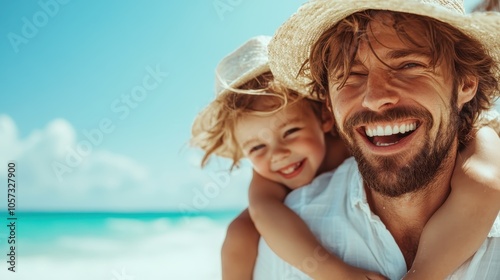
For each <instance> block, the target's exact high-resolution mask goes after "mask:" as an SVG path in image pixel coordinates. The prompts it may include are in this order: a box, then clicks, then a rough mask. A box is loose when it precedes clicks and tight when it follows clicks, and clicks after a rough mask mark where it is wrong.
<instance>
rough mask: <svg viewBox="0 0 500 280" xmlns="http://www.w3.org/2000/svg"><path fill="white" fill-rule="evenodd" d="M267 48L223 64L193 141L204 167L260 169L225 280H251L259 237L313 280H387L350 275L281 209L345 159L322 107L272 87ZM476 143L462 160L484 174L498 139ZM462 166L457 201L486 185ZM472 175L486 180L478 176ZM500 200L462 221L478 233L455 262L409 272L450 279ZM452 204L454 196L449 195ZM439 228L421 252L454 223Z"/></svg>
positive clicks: (230, 244)
mask: <svg viewBox="0 0 500 280" xmlns="http://www.w3.org/2000/svg"><path fill="white" fill-rule="evenodd" d="M268 41H269V38H268V37H256V38H252V39H251V40H249V41H248V42H247V43H246V44H244V45H243V46H241V47H240V48H239V49H237V50H236V51H235V52H233V53H232V54H230V55H228V56H227V57H226V58H224V59H223V60H222V61H221V63H220V64H219V65H218V67H217V70H216V73H217V75H218V79H217V81H216V92H217V95H218V96H217V98H216V100H214V101H213V102H212V103H211V104H210V105H209V106H208V107H207V108H206V109H205V110H204V111H203V112H202V113H201V114H200V115H199V116H198V118H197V119H196V121H195V124H194V125H193V143H194V144H195V145H197V146H199V147H201V148H202V149H204V150H205V156H204V158H203V161H202V165H204V164H205V163H206V161H207V159H208V157H209V156H210V155H211V154H217V155H220V156H224V157H229V158H231V159H232V160H233V167H234V166H235V165H236V164H237V163H238V161H239V160H240V159H241V158H243V157H247V158H248V159H249V160H250V161H251V162H252V165H253V169H254V178H253V180H252V183H251V185H250V189H249V202H250V203H249V210H250V211H248V210H245V211H244V212H243V213H242V214H241V215H240V216H239V217H238V218H236V219H235V220H234V221H233V222H232V223H231V225H230V226H229V228H228V232H227V236H226V240H225V242H224V245H223V249H222V270H223V271H222V273H223V279H252V272H253V266H254V263H255V258H256V255H257V243H258V239H259V233H260V234H261V235H262V237H263V238H264V239H265V240H266V242H267V243H268V245H269V246H270V248H271V249H273V251H275V252H276V253H277V254H278V255H279V256H280V257H281V258H282V259H284V260H285V261H287V262H288V263H290V264H291V265H293V266H295V267H297V268H299V269H302V270H303V271H304V272H305V273H306V274H308V275H309V276H310V277H312V278H314V279H326V278H332V277H334V278H336V279H337V278H338V279H347V278H348V279H367V278H368V279H385V278H384V277H383V276H381V275H380V274H378V273H374V272H370V271H366V270H362V269H359V268H355V267H352V266H350V265H348V264H346V263H344V262H343V261H341V260H340V259H339V258H338V257H336V256H334V255H332V254H330V253H328V252H327V251H326V249H324V248H323V247H322V246H321V244H320V243H319V242H318V241H317V240H316V238H315V237H314V235H313V234H312V233H311V231H310V230H309V229H308V228H307V226H306V224H305V223H304V222H303V221H302V220H301V219H300V218H299V217H298V216H297V215H296V214H295V213H294V212H293V211H291V210H290V209H289V208H287V207H286V206H285V205H284V204H283V200H284V198H285V196H286V195H287V193H288V192H289V190H290V189H296V188H299V187H302V186H305V185H307V184H309V183H310V182H311V181H312V180H313V179H314V177H316V176H317V175H319V174H321V173H323V172H325V171H330V170H333V169H334V168H336V167H337V166H338V165H339V164H340V163H342V161H343V160H344V159H346V158H347V157H348V156H349V153H348V152H347V150H346V148H345V146H344V145H343V143H342V141H341V140H340V139H339V138H338V137H337V136H335V135H333V134H332V133H330V131H331V130H332V127H333V119H332V117H331V115H330V113H329V112H327V111H326V110H325V109H324V106H323V104H322V103H320V102H318V101H313V100H309V99H306V98H304V95H302V94H299V93H297V92H294V91H292V90H289V89H286V88H284V87H282V86H280V84H279V83H278V82H277V81H274V80H273V77H272V74H271V73H270V72H269V68H268V66H267V43H268ZM485 134H486V135H485ZM479 136H483V138H481V137H479V138H480V139H478V141H477V143H478V145H476V146H474V145H473V144H474V143H475V142H474V143H471V145H470V147H469V148H468V150H466V151H467V152H468V153H469V154H467V155H465V156H466V158H475V159H476V161H475V162H474V166H478V164H477V163H486V164H488V165H491V162H494V159H492V157H488V153H489V152H490V151H489V150H490V149H487V150H488V151H485V150H479V151H478V152H477V151H475V150H474V149H478V147H482V146H481V145H484V144H485V143H488V146H486V147H491V146H490V145H492V143H493V144H496V145H498V142H499V141H500V140H498V137H496V136H495V137H494V140H493V139H492V136H491V135H488V133H482V134H481V133H480V134H479ZM481 139H483V140H481ZM484 139H486V140H484ZM488 141H489V142H488ZM495 141H496V142H495ZM497 165H498V164H497ZM474 166H473V167H474ZM458 167H459V165H457V168H456V172H455V174H454V179H455V178H460V179H455V180H454V182H453V183H454V185H456V186H454V192H453V194H456V193H458V194H460V193H466V192H471V193H479V192H480V188H479V187H482V186H483V185H482V184H481V181H479V180H480V178H478V177H474V176H472V177H469V174H470V173H469V174H466V173H464V172H463V171H464V170H463V169H462V168H458ZM469 167H471V166H469ZM493 167H496V168H495V169H494V170H496V172H497V173H498V172H499V171H498V170H499V169H500V168H499V167H498V166H493ZM470 170H472V171H474V170H476V169H475V168H470ZM470 170H469V171H470ZM476 171H477V170H476ZM476 174H479V175H480V176H481V174H480V173H476ZM464 178H466V179H467V180H468V181H465V182H467V186H463V185H465V184H464V183H463V182H464ZM269 180H270V181H269ZM272 181H274V182H276V183H273V182H272ZM478 181H479V182H478ZM278 183H279V184H278ZM473 184H474V185H479V186H478V188H477V189H476V188H472V187H470V186H471V185H473ZM285 186H286V187H285ZM457 186H460V187H457ZM460 189H463V190H460ZM498 189H500V186H498ZM455 190H456V191H455ZM459 190H460V191H459ZM481 192H482V190H481ZM496 193H500V191H497V192H496ZM499 196H500V195H496V196H491V197H492V198H494V199H495V200H492V201H491V203H490V202H488V203H487V205H485V206H488V207H484V211H483V213H485V215H486V213H487V214H489V215H488V216H486V217H487V218H485V219H484V220H482V221H480V222H474V223H473V221H469V220H470V219H468V220H466V222H460V223H458V222H457V223H458V224H460V225H461V226H464V227H465V226H466V224H467V225H470V224H474V226H475V228H476V229H481V230H480V231H478V232H477V233H474V234H471V236H467V238H465V237H460V238H458V239H457V240H454V241H453V242H455V243H453V244H454V245H457V244H460V246H461V248H456V249H453V255H452V256H451V257H449V258H451V260H450V259H449V258H448V259H441V258H437V257H434V255H433V254H435V253H437V252H436V250H437V249H436V250H434V249H433V247H432V246H425V248H426V250H422V251H423V252H420V251H419V252H418V253H417V258H416V260H415V266H416V267H415V266H414V267H413V268H412V269H413V270H418V271H419V272H420V271H426V272H428V273H430V272H432V273H434V272H436V273H446V274H449V273H451V272H452V271H453V270H454V269H455V268H456V267H457V266H458V265H459V264H460V263H462V262H463V261H465V260H466V259H467V258H468V257H470V256H471V255H472V254H473V253H474V251H475V250H476V249H477V248H478V247H479V244H480V242H479V241H481V240H483V239H484V237H485V236H486V234H487V230H488V229H489V227H491V224H492V218H493V219H494V217H496V215H497V214H498V210H499V209H498V205H500V203H499V201H500V199H498V197H499ZM452 197H454V196H453V195H450V198H452ZM477 200H479V196H477ZM477 200H474V201H473V202H471V203H469V202H467V205H472V206H474V205H473V204H472V203H474V202H478V201H477ZM458 202H460V203H464V202H461V200H460V201H459V198H455V202H454V201H453V200H452V199H450V200H448V201H447V202H446V203H445V205H450V207H448V208H449V209H448V208H447V209H446V210H444V209H443V210H440V211H438V212H437V213H440V212H443V211H458V210H457V207H461V206H463V204H461V205H457V203H458ZM478 203H479V202H478ZM472 206H471V207H472ZM490 206H491V207H490ZM495 209H496V210H495ZM495 211H496V212H495ZM249 212H250V214H251V215H250V214H249ZM493 214H495V215H493ZM250 216H251V218H250ZM445 216H452V215H445ZM252 220H253V223H252ZM443 220H444V218H440V217H439V216H438V215H437V214H436V215H435V217H433V218H432V219H431V221H430V222H429V226H428V227H426V229H425V230H424V234H423V235H422V239H421V244H426V245H429V244H431V245H435V244H436V242H439V240H436V238H434V236H436V234H437V236H439V234H444V232H446V231H449V230H450V228H453V229H455V226H456V225H455V224H454V225H453V226H449V227H446V226H442V225H441V222H442V221H443ZM431 223H432V226H431ZM254 224H255V226H254ZM256 228H257V229H258V232H257V229H256ZM426 233H429V234H426ZM470 238H472V239H470ZM469 240H472V241H469ZM465 245H467V246H465ZM455 247H458V246H455ZM455 247H446V248H455ZM462 248H465V249H462ZM449 251H450V250H448V252H449ZM455 251H456V252H458V251H460V252H459V253H460V254H458V253H457V254H455V253H456V252H455ZM313 255H316V256H317V255H321V256H327V257H325V258H321V260H318V266H317V269H316V270H314V271H306V270H305V269H304V268H302V267H301V262H302V260H304V259H306V258H307V257H309V256H313ZM429 260H430V261H429ZM444 264H447V265H448V266H445V265H444ZM449 264H451V265H449ZM434 265H436V266H434ZM440 265H441V266H440ZM442 267H445V269H442ZM411 271H412V270H410V272H411ZM446 274H444V275H446ZM415 275H418V274H416V273H415V274H412V275H409V276H408V278H409V277H410V276H415ZM422 275H424V274H422ZM428 275H431V274H428ZM435 275H442V274H435Z"/></svg>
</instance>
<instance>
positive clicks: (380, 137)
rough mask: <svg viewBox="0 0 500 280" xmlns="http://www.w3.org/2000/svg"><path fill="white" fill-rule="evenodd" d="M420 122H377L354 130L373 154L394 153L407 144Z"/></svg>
mask: <svg viewBox="0 0 500 280" xmlns="http://www.w3.org/2000/svg"><path fill="white" fill-rule="evenodd" d="M420 126H421V122H420V121H419V120H416V119H409V120H402V121H392V122H379V123H373V124H367V125H363V126H360V127H358V128H357V129H356V131H357V132H358V134H359V135H360V136H361V137H362V138H363V139H364V142H365V143H366V144H367V145H368V148H369V149H370V150H371V151H373V152H375V153H381V152H382V153H394V152H397V151H399V150H400V149H402V148H403V147H404V146H406V145H404V144H405V143H409V142H410V139H411V138H413V137H410V136H413V134H414V133H415V131H417V130H418V128H420Z"/></svg>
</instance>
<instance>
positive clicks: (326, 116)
mask: <svg viewBox="0 0 500 280" xmlns="http://www.w3.org/2000/svg"><path fill="white" fill-rule="evenodd" d="M334 124H335V121H334V120H333V115H332V112H330V110H329V109H328V108H327V106H323V108H322V109H321V129H322V130H323V132H329V131H331V130H332V128H333V125H334Z"/></svg>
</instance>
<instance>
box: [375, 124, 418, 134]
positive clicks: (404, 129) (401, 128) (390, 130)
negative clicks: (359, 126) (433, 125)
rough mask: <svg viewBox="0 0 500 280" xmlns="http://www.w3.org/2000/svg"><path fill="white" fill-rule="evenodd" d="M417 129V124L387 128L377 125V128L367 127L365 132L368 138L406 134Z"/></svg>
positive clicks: (388, 126) (387, 126)
mask: <svg viewBox="0 0 500 280" xmlns="http://www.w3.org/2000/svg"><path fill="white" fill-rule="evenodd" d="M415 129H417V123H407V124H401V125H393V126H390V125H386V126H385V127H383V126H380V125H377V126H376V127H371V128H368V127H365V132H366V135H368V137H373V136H390V135H394V134H398V133H406V132H409V131H413V130H415Z"/></svg>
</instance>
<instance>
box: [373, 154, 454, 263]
mask: <svg viewBox="0 0 500 280" xmlns="http://www.w3.org/2000/svg"><path fill="white" fill-rule="evenodd" d="M451 151H456V149H451ZM455 157H456V152H451V153H450V154H449V155H448V156H447V157H446V158H445V159H444V160H443V163H442V164H443V165H442V166H441V172H439V173H438V175H436V177H435V178H434V179H433V180H432V181H431V182H430V183H429V184H427V185H426V186H424V187H423V188H422V189H420V190H419V191H417V192H414V193H409V194H405V195H403V196H400V197H397V198H394V197H387V196H384V195H382V194H380V193H377V192H375V191H373V190H371V189H368V188H366V194H367V199H368V203H369V205H370V208H371V210H372V212H373V213H375V214H376V215H378V216H379V217H380V219H381V220H382V222H383V223H384V224H385V226H386V227H387V229H388V230H389V231H390V232H391V234H392V236H393V237H394V239H395V240H396V243H397V244H398V246H399V248H400V249H401V252H402V253H403V256H404V258H405V261H406V265H407V267H408V268H409V267H411V265H412V263H413V260H414V258H415V255H416V253H417V248H418V242H419V240H420V234H421V233H422V230H423V228H424V226H425V224H426V223H427V221H428V220H429V219H430V217H431V216H432V215H433V214H434V212H436V211H437V209H439V207H441V205H442V204H443V203H444V201H445V200H446V198H447V197H448V195H449V193H450V190H451V188H450V181H451V175H452V173H453V168H454V164H455Z"/></svg>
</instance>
